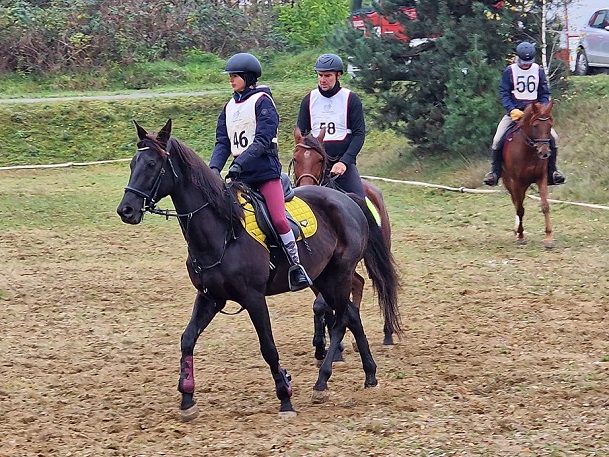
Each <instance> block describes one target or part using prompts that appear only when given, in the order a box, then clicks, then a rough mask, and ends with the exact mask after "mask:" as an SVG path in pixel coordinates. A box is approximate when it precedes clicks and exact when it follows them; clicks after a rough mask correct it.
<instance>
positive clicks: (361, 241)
mask: <svg viewBox="0 0 609 457" xmlns="http://www.w3.org/2000/svg"><path fill="white" fill-rule="evenodd" d="M136 128H137V134H138V138H139V141H138V143H137V152H136V154H135V155H134V157H133V159H132V160H131V165H130V167H131V176H130V177H129V183H128V185H127V187H125V194H124V196H123V199H122V200H121V202H120V204H119V205H118V208H117V212H118V214H119V215H120V217H121V219H122V220H123V222H126V223H129V224H139V223H140V222H141V221H142V218H143V215H144V213H145V212H146V211H150V212H159V213H162V214H164V213H165V212H163V211H161V210H158V209H155V206H156V204H157V202H158V201H159V200H160V199H161V198H163V197H165V196H168V195H169V196H170V197H171V199H172V201H173V204H174V206H175V213H176V214H174V215H175V216H176V217H177V219H178V221H179V223H180V227H181V228H182V233H183V235H184V238H185V240H186V243H187V246H188V258H187V261H186V267H187V269H188V273H189V275H190V279H191V281H192V283H193V285H194V286H195V287H196V289H197V296H196V298H195V302H194V308H193V311H192V316H191V318H190V322H189V323H188V325H187V326H186V329H185V330H184V333H183V334H182V339H181V351H182V356H181V359H180V378H179V381H178V390H179V391H180V392H181V394H182V400H181V405H180V410H181V413H182V419H183V420H190V419H193V418H194V417H196V416H197V415H198V409H197V407H196V404H195V403H196V402H195V400H194V389H195V383H194V368H193V351H194V347H195V344H196V341H197V338H198V337H199V335H200V334H201V332H203V330H205V328H206V327H207V326H208V325H209V323H210V322H211V321H212V319H213V318H214V317H215V316H216V314H217V313H218V312H220V311H222V310H223V308H224V306H225V305H226V302H227V300H233V301H235V302H237V303H239V304H240V305H241V306H242V307H243V309H245V310H246V311H247V312H248V314H249V316H250V319H251V320H252V323H253V324H254V328H255V329H256V333H257V334H258V339H259V341H260V350H261V352H262V356H263V357H264V360H265V361H266V362H267V363H268V365H269V367H270V370H271V374H272V376H273V380H274V381H275V390H276V394H277V398H279V400H280V402H281V406H280V410H279V414H280V415H295V412H294V409H293V407H292V403H291V400H290V397H291V395H292V388H291V385H290V376H289V375H288V374H287V371H286V370H285V369H283V368H281V366H280V364H279V354H278V352H277V348H276V346H275V342H274V339H273V333H272V331H271V321H270V318H269V312H268V307H267V303H266V298H265V297H266V296H268V295H275V294H280V293H283V292H287V291H288V290H289V287H288V281H287V271H288V268H289V264H288V261H287V259H286V258H285V256H282V257H277V258H276V259H274V260H273V263H274V264H275V273H274V274H271V272H270V254H269V251H268V250H267V249H266V247H265V246H263V245H262V244H261V243H259V242H258V241H256V240H255V239H254V238H253V237H252V236H250V235H249V234H248V233H247V232H246V231H245V230H244V229H243V227H242V225H241V222H242V220H243V217H244V210H243V207H242V206H241V205H240V204H239V203H238V201H237V194H238V193H239V192H247V191H248V189H247V187H245V186H243V185H239V184H235V183H228V184H227V183H225V182H224V181H223V180H222V179H220V178H219V177H218V176H216V175H215V174H214V172H213V171H212V170H211V169H210V168H209V167H208V166H207V165H206V164H205V163H204V162H203V160H201V159H200V158H199V156H198V155H197V154H196V153H195V152H194V151H193V150H192V149H190V148H188V147H187V146H185V145H184V144H183V143H181V142H180V141H179V140H177V139H176V138H174V137H171V120H169V121H168V122H167V124H166V125H165V126H164V127H163V128H162V129H161V130H160V131H159V133H158V134H153V133H150V134H149V133H148V132H146V130H144V129H143V128H142V127H140V126H139V125H138V124H137V123H136ZM295 191H296V196H297V197H299V198H300V199H302V200H303V201H305V202H306V203H307V204H308V205H309V206H310V207H311V209H312V210H313V213H314V214H315V217H316V218H317V224H318V226H317V231H316V232H315V234H314V235H312V236H311V237H309V238H307V242H308V246H309V248H310V249H304V248H301V249H300V252H301V253H302V254H301V261H302V263H303V264H304V266H305V267H306V269H307V272H308V273H309V275H310V276H311V278H312V279H313V284H314V287H315V288H316V289H317V290H319V291H321V292H322V293H323V294H324V297H325V298H326V300H327V302H328V304H329V305H330V306H331V307H332V309H333V310H334V312H335V314H336V325H335V326H334V327H333V328H332V339H331V344H330V347H329V349H328V353H329V354H330V355H332V356H333V354H334V353H336V351H338V348H339V344H340V342H341V340H342V338H343V336H344V334H345V330H346V328H349V329H350V330H351V332H352V333H353V335H354V336H355V340H356V342H357V345H358V348H359V352H360V354H361V358H362V365H363V368H364V372H365V380H364V387H366V388H368V387H375V386H377V385H378V381H377V379H376V364H375V362H374V360H373V358H372V354H371V352H370V347H369V345H368V341H367V339H366V335H365V334H364V329H363V326H362V321H361V319H360V315H359V310H358V309H357V307H355V306H354V305H353V303H351V302H350V301H349V292H350V283H351V277H352V276H353V273H354V271H355V267H356V265H357V264H358V262H359V261H360V260H361V259H362V258H363V259H364V263H365V265H366V267H367V269H368V273H369V274H370V276H371V277H372V282H373V285H374V286H375V288H376V291H377V294H378V301H379V306H380V308H381V311H382V313H383V314H384V315H385V317H386V319H387V322H388V325H389V326H390V327H391V330H392V331H395V332H398V333H400V332H401V328H400V317H399V311H398V308H397V306H396V301H397V287H396V283H397V274H396V271H395V269H394V268H393V265H394V263H393V258H392V257H391V253H390V252H389V251H388V250H387V249H386V245H385V243H384V242H383V238H382V234H381V232H380V230H379V228H378V226H376V224H375V222H374V218H373V216H372V214H371V213H370V212H369V211H368V210H367V208H366V207H365V204H364V203H363V202H360V204H358V203H356V202H355V201H354V200H352V199H350V198H349V197H348V196H346V195H343V194H342V193H340V192H336V191H334V190H331V189H326V188H322V187H306V188H303V189H295ZM301 243H302V241H301V242H299V244H301ZM332 356H331V357H328V358H326V360H325V361H324V363H323V364H322V365H321V367H320V369H319V376H318V378H317V382H316V383H315V385H314V386H313V401H314V402H323V401H326V400H327V396H328V394H327V389H328V379H329V378H330V376H331V375H332V359H333V357H332Z"/></svg>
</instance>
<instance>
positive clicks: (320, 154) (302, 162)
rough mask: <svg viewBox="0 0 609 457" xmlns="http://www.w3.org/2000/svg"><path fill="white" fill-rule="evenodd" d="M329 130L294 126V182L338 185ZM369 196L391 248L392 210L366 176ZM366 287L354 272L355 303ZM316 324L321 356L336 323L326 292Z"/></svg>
mask: <svg viewBox="0 0 609 457" xmlns="http://www.w3.org/2000/svg"><path fill="white" fill-rule="evenodd" d="M324 136H325V130H324V129H322V130H321V133H320V134H319V136H317V137H315V136H313V135H312V134H311V133H309V134H307V135H305V136H303V135H302V132H301V131H300V129H299V128H298V127H297V128H295V129H294V142H295V143H296V146H295V147H294V154H293V156H292V161H291V167H292V169H293V172H294V184H295V185H296V187H301V186H308V185H314V186H325V187H335V185H334V180H333V179H332V178H331V177H330V168H331V167H332V162H331V161H330V159H329V157H328V154H327V153H326V150H325V148H324V146H323V139H324ZM362 184H363V186H364V191H365V192H366V196H367V197H368V199H369V200H370V201H371V202H372V204H373V205H374V207H375V208H376V210H377V212H378V214H379V216H380V220H381V231H382V233H383V240H384V242H385V245H386V246H387V249H388V250H389V249H391V224H390V222H389V214H388V213H387V207H386V206H385V202H384V200H383V194H382V193H381V191H380V190H379V189H378V188H377V187H376V186H374V185H372V184H371V183H369V182H368V181H365V180H362ZM363 290H364V278H363V277H362V276H361V275H360V274H359V273H357V272H355V273H354V274H353V279H352V282H351V296H352V298H353V302H354V303H355V306H357V307H358V308H359V306H360V304H361V301H362V296H363ZM313 314H314V323H315V324H314V328H315V335H314V337H313V346H315V358H316V359H318V360H321V359H323V358H324V354H325V346H326V344H325V343H326V341H325V332H326V331H325V326H327V327H328V329H329V328H331V327H332V325H333V320H334V316H333V313H332V310H331V309H330V308H329V307H328V306H327V305H326V302H325V301H324V298H323V295H322V294H317V296H316V298H315V302H314V303H313ZM383 333H384V338H383V344H385V345H392V344H394V341H393V333H392V330H391V326H390V324H389V323H388V322H385V325H384V328H383Z"/></svg>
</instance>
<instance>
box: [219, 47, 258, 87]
mask: <svg viewBox="0 0 609 457" xmlns="http://www.w3.org/2000/svg"><path fill="white" fill-rule="evenodd" d="M222 73H235V74H238V75H242V78H243V79H244V80H245V84H246V86H248V87H249V86H253V85H255V84H256V82H257V81H258V78H259V77H260V76H262V65H260V61H259V60H258V59H257V58H256V57H254V56H253V55H252V54H249V53H247V52H240V53H239V54H235V55H234V56H232V57H231V58H230V59H228V61H227V62H226V67H225V68H224V71H223V72H222Z"/></svg>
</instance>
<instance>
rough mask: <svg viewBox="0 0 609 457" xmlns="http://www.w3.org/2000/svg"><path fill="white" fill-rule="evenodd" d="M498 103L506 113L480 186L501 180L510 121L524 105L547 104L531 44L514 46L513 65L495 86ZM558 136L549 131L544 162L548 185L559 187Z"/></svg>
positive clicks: (562, 178)
mask: <svg viewBox="0 0 609 457" xmlns="http://www.w3.org/2000/svg"><path fill="white" fill-rule="evenodd" d="M499 95H500V96H501V104H502V105H503V107H504V108H505V110H506V112H507V113H506V114H505V115H504V116H503V118H502V119H501V121H500V122H499V125H498V126H497V132H496V133H495V136H494V138H493V145H492V147H491V149H492V157H493V158H492V163H491V171H490V172H488V173H487V174H486V176H485V177H484V184H486V185H489V186H496V185H497V182H498V181H499V178H500V177H501V165H502V163H501V162H502V151H501V149H502V148H501V142H502V139H503V136H504V135H505V133H506V131H507V130H508V128H509V127H510V125H511V124H512V122H516V121H518V120H519V119H520V118H521V117H522V115H523V111H524V109H525V108H526V107H527V105H529V104H531V103H535V102H540V103H543V104H547V103H549V101H550V97H551V95H552V94H551V92H550V84H549V82H548V78H547V77H546V74H545V72H544V70H543V68H542V67H541V66H540V65H538V64H536V63H535V45H534V44H533V43H528V42H526V41H524V42H522V43H520V44H519V45H518V46H517V47H516V62H515V63H513V64H511V65H508V66H507V68H506V69H505V70H503V75H502V77H501V83H500V84H499ZM557 141H558V136H557V135H556V132H555V131H554V129H552V140H551V142H550V151H551V153H550V158H549V159H548V184H550V185H553V184H562V183H564V182H565V176H564V175H563V174H562V173H561V172H560V171H558V170H557V169H556V154H557V146H556V143H557Z"/></svg>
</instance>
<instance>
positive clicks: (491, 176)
mask: <svg viewBox="0 0 609 457" xmlns="http://www.w3.org/2000/svg"><path fill="white" fill-rule="evenodd" d="M483 182H484V184H486V185H487V186H496V185H497V183H498V182H499V176H497V173H494V172H492V171H489V172H488V173H487V174H486V175H484V181H483Z"/></svg>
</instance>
